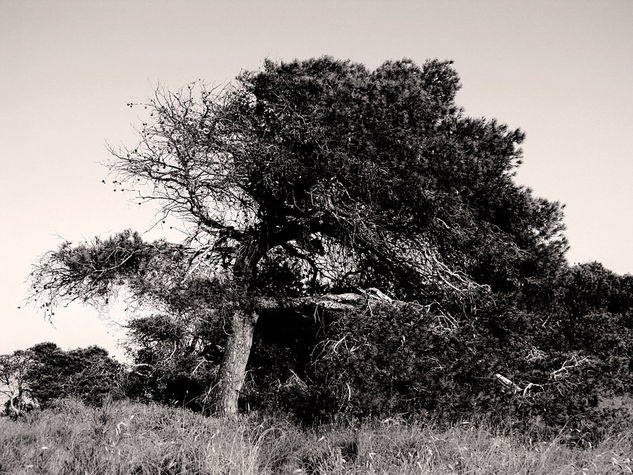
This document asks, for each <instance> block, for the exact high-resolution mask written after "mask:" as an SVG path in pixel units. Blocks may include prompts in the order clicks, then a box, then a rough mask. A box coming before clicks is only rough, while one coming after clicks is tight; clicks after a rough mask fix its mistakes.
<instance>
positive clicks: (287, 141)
mask: <svg viewBox="0 0 633 475" xmlns="http://www.w3.org/2000/svg"><path fill="white" fill-rule="evenodd" d="M459 87H460V86H459V79H458V76H457V74H456V72H455V71H454V70H453V69H452V67H451V65H450V62H442V61H437V60H432V61H427V62H426V63H425V64H424V66H423V67H419V66H417V65H416V64H414V63H413V62H412V61H409V60H403V61H395V62H393V61H388V62H386V63H384V64H383V65H382V66H380V67H378V68H377V69H376V70H373V71H370V70H368V69H367V68H366V67H364V66H363V65H361V64H357V63H352V62H350V61H337V60H334V59H332V58H328V57H323V58H318V59H311V60H307V61H293V62H290V63H283V62H281V63H277V62H272V61H266V62H265V63H264V67H263V69H262V70H261V71H256V72H245V73H243V74H241V75H240V76H239V77H238V78H237V80H236V82H235V83H234V84H233V85H231V86H230V87H227V88H224V89H222V90H213V89H212V90H208V89H206V88H205V87H203V86H200V87H196V86H195V85H191V86H189V87H188V88H186V89H185V90H182V91H179V92H161V91H157V92H156V94H155V95H154V97H153V98H152V99H151V100H149V101H148V103H146V104H143V107H145V108H146V109H147V110H148V115H149V117H148V119H147V121H146V122H144V123H143V125H142V128H141V130H140V142H139V144H138V145H137V146H135V147H132V148H123V149H118V150H112V152H113V154H114V160H113V163H112V165H111V167H112V170H114V171H115V172H116V173H117V174H118V178H117V183H118V182H121V183H126V184H127V186H135V187H136V188H137V189H138V190H139V198H140V199H141V201H156V202H158V203H159V205H160V207H161V209H162V211H163V213H164V215H165V216H169V215H174V216H175V217H177V218H179V219H181V220H182V221H183V222H184V223H186V225H187V232H188V236H187V239H186V240H185V241H184V242H183V243H181V244H171V243H168V242H165V241H158V242H155V243H146V242H144V241H143V240H142V239H141V238H140V237H139V236H138V235H137V234H135V233H132V232H124V233H121V234H119V235H117V236H114V237H112V238H109V239H106V240H95V241H94V242H90V243H84V244H80V245H77V246H74V247H73V246H72V245H71V244H70V243H65V244H64V245H62V247H61V248H60V249H59V250H57V251H56V252H53V253H50V254H48V255H47V256H45V257H44V258H43V259H42V261H41V262H40V264H39V265H38V267H37V268H36V270H35V271H34V273H33V282H34V293H35V294H36V295H42V294H43V296H44V302H45V303H44V304H43V305H44V306H45V308H47V309H50V308H53V307H54V305H56V304H58V303H61V302H68V301H69V300H73V299H77V298H80V299H83V300H85V301H93V302H99V301H103V300H104V299H107V298H108V296H109V295H111V293H112V292H113V290H114V289H115V288H116V287H117V286H119V285H123V284H124V285H127V286H128V287H129V289H130V290H131V291H132V292H133V294H134V295H135V296H136V297H137V298H138V299H139V300H140V301H145V302H151V303H152V304H153V305H157V306H159V307H161V308H162V310H165V311H166V312H167V313H169V314H171V315H174V316H178V317H180V318H182V319H183V321H186V322H189V323H190V324H192V325H196V324H197V323H196V322H198V321H204V320H216V321H217V320H218V319H225V321H226V329H227V333H228V336H227V339H226V343H225V347H224V351H223V360H222V364H221V366H220V369H219V373H218V376H217V382H216V385H215V388H210V390H211V389H213V390H214V396H215V397H214V400H215V402H216V407H215V408H216V410H217V411H219V412H220V413H223V414H234V413H236V412H237V408H238V397H239V393H240V391H241V388H242V385H243V382H244V377H245V370H246V365H247V361H248V358H249V353H250V348H251V345H252V341H253V332H254V329H255V325H256V323H257V321H258V318H259V316H260V315H261V312H262V311H264V310H271V309H275V308H286V309H287V308H295V309H298V310H299V311H300V310H301V309H304V310H305V309H308V308H312V309H313V308H314V306H320V307H323V308H327V309H330V310H345V311H353V309H355V308H357V307H358V306H359V305H362V304H363V303H365V302H367V300H368V299H370V298H371V299H374V300H375V301H376V300H378V301H379V300H380V298H377V296H382V297H381V298H385V297H384V296H386V295H388V296H389V298H393V299H397V300H401V301H405V302H407V301H418V302H423V303H424V304H425V305H428V307H429V308H432V309H433V310H434V311H435V312H436V313H438V314H449V313H456V314H457V313H459V314H465V313H467V312H468V311H469V309H470V308H471V307H473V306H474V305H475V304H476V302H477V300H478V299H480V298H485V296H486V295H489V294H490V292H506V293H511V292H514V291H516V290H517V289H519V288H520V287H522V286H523V285H525V284H526V282H527V281H529V279H530V278H534V277H535V276H538V275H541V274H543V273H544V272H556V269H557V268H558V267H559V266H560V265H561V263H562V262H564V257H563V253H564V251H565V248H566V242H565V239H564V237H563V235H562V230H563V226H562V224H561V218H562V212H561V206H560V205H558V204H557V203H551V202H548V201H546V200H543V199H539V198H535V197H534V196H533V195H532V193H531V191H530V190H529V189H526V188H524V187H521V186H518V185H516V184H515V183H514V182H513V180H512V176H513V174H514V171H515V169H516V167H517V166H518V165H519V163H520V157H521V151H520V149H519V145H520V143H521V141H522V140H523V133H522V132H521V131H519V130H509V129H508V128H507V127H506V126H505V125H502V124H499V123H497V122H496V121H495V120H486V119H483V118H482V119H472V118H469V117H466V116H465V115H464V113H463V111H462V110H461V109H460V108H458V107H457V106H456V105H455V95H456V93H457V91H458V89H459ZM366 289H379V290H378V291H374V293H373V294H371V292H370V293H367V292H361V290H366ZM482 296H483V297H482ZM183 328H185V327H183Z"/></svg>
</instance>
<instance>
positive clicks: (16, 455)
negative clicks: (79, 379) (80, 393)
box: [0, 400, 633, 474]
mask: <svg viewBox="0 0 633 475" xmlns="http://www.w3.org/2000/svg"><path fill="white" fill-rule="evenodd" d="M632 453H633V431H628V432H625V433H622V434H620V435H619V436H610V437H608V438H606V439H605V440H604V441H603V442H602V444H600V445H599V446H598V447H591V448H585V449H584V450H580V449H578V448H575V447H571V446H569V445H565V444H561V443H560V441H559V440H558V439H553V440H551V441H549V442H533V441H531V439H530V437H529V435H528V434H525V433H523V434H514V433H513V432H512V431H511V430H510V429H506V430H502V429H500V428H498V427H497V429H492V428H491V427H490V426H489V425H487V424H485V423H475V422H473V423H469V422H462V423H460V424H456V425H453V426H451V427H446V428H439V427H436V426H434V425H432V424H421V423H413V422H409V423H406V424H404V423H402V422H399V421H397V420H393V419H392V420H384V421H381V422H373V423H365V424H362V425H359V426H357V427H353V426H350V425H349V424H347V425H342V424H338V425H324V426H320V427H318V428H300V427H299V426H296V425H294V424H292V423H290V422H288V421H284V420H282V419H274V418H262V417H258V416H256V415H249V416H241V417H239V418H237V419H231V420H227V419H219V418H215V417H204V416H202V415H199V414H195V413H193V412H191V411H189V410H187V409H181V408H169V407H165V406H160V405H156V404H138V403H131V402H127V401H119V402H109V403H106V404H104V405H103V406H101V407H98V408H94V407H88V406H85V405H84V404H83V403H81V402H79V401H77V400H61V401H59V402H58V403H57V404H56V405H55V406H54V407H52V408H49V409H46V410H44V411H39V412H37V411H36V412H31V413H30V414H29V415H28V416H27V417H26V418H23V419H20V420H17V421H12V420H10V419H9V418H6V417H3V418H0V473H11V474H17V473H55V474H74V473H87V474H97V473H98V474H129V473H135V474H157V473H165V474H167V473H169V474H177V473H226V474H249V473H252V474H265V473H315V474H316V473H329V474H336V473H363V474H373V473H402V474H406V473H500V474H501V473H503V474H505V473H517V474H518V473H530V474H541V473H542V474H552V473H631V470H632V469H633V460H632V458H631V454H632Z"/></svg>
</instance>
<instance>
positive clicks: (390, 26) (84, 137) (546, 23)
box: [0, 0, 633, 358]
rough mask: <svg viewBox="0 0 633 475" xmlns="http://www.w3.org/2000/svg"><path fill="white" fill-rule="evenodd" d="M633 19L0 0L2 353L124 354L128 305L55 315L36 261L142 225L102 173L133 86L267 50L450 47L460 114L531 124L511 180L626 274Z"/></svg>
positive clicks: (412, 6)
mask: <svg viewBox="0 0 633 475" xmlns="http://www.w3.org/2000/svg"><path fill="white" fill-rule="evenodd" d="M631 25H633V1H631V0H605V1H602V2H595V1H584V0H569V1H563V0H558V1H556V2H552V1H549V0H548V1H541V0H531V1H529V2H526V1H523V0H521V1H513V0H499V1H496V0H494V1H493V0H480V1H477V2H473V1H470V0H463V1H456V0H455V1H453V0H446V1H439V0H438V1H420V0H418V1H406V0H395V1H394V0H392V1H388V0H385V1H378V0H364V1H353V0H339V1H334V0H318V1H317V0H314V1H308V0H304V1H297V0H288V1H274V0H271V1H262V0H258V1H241V0H232V1H223V0H219V1H188V0H182V1H161V0H154V1H152V2H149V1H140V0H125V1H118V0H110V1H108V2H96V1H95V2H86V1H65V0H41V1H32V0H0V67H1V71H2V72H1V73H0V160H1V168H0V223H1V226H2V228H1V229H2V232H1V233H0V239H1V241H0V244H1V246H0V262H1V263H2V271H1V272H0V354H2V353H8V352H10V351H13V350H15V349H20V348H27V347H29V346H31V345H33V344H35V343H38V342H41V341H54V342H56V343H57V344H59V345H60V346H61V347H62V348H65V349H69V348H76V347H80V346H87V345H91V344H98V345H100V346H103V347H105V348H107V349H108V350H109V351H110V352H111V353H112V354H114V355H115V356H116V357H119V358H121V357H122V356H123V351H122V349H121V347H120V346H119V345H118V342H120V341H121V338H122V336H123V332H122V330H121V327H120V325H118V324H117V323H116V322H121V321H123V320H122V317H121V315H123V314H124V313H123V311H122V308H121V306H120V305H119V306H116V305H114V306H113V307H112V308H110V309H109V311H101V312H97V311H95V310H94V309H91V308H89V307H86V306H81V305H71V306H70V307H68V308H61V309H59V310H58V311H57V313H56V315H55V317H54V319H53V321H52V322H49V321H46V320H45V319H44V317H43V315H42V314H41V313H38V312H37V310H36V309H34V308H32V307H28V306H26V307H25V306H24V303H23V299H24V297H25V296H26V293H27V287H26V284H25V280H26V277H27V275H28V274H29V272H30V270H31V268H32V267H31V266H32V265H33V264H34V263H35V262H36V261H37V258H38V256H41V255H42V254H44V253H45V252H46V251H48V250H52V249H55V248H56V247H57V246H58V245H59V244H60V243H61V242H63V241H64V240H70V241H79V240H85V239H90V238H92V237H94V236H106V235H109V234H112V233H114V232H116V231H119V230H123V229H127V228H131V229H136V230H139V231H145V230H147V229H149V228H150V226H151V224H152V222H153V221H152V219H153V217H154V210H153V209H151V208H149V207H139V206H138V205H136V204H135V203H134V202H133V201H131V198H132V195H126V194H124V193H121V192H120V191H117V192H114V191H113V188H112V187H111V186H109V185H104V184H102V183H101V180H102V179H104V178H106V175H107V169H106V168H105V167H104V166H103V163H104V162H105V161H107V160H108V159H109V155H108V152H107V149H106V144H107V143H111V144H114V145H118V144H133V143H134V140H135V129H134V125H135V124H138V123H139V115H138V112H137V111H135V110H134V109H130V108H128V107H126V104H127V103H128V102H137V101H142V100H143V99H145V98H146V97H148V96H149V95H151V94H152V92H153V90H154V89H155V87H156V86H157V85H158V84H160V85H162V86H164V87H167V88H180V87H182V86H185V85H186V84H187V83H189V82H191V81H194V80H197V79H202V80H204V81H205V82H207V83H208V84H216V85H217V84H224V83H226V82H228V81H230V80H231V79H232V78H234V77H235V76H236V75H237V74H239V73H240V71H242V70H253V69H257V68H259V67H260V66H261V64H262V62H263V60H264V59H265V58H270V59H273V60H292V59H294V58H300V59H301V58H309V57H314V56H321V55H325V54H327V55H330V56H334V57H336V58H342V59H352V60H354V61H358V62H363V63H365V64H366V65H367V66H368V67H371V68H374V67H376V66H378V65H379V64H381V63H382V62H383V61H385V60H387V59H401V58H411V59H413V60H414V61H416V62H418V63H422V62H424V60H425V59H427V58H440V59H451V60H453V61H454V67H455V68H456V70H457V71H458V73H459V75H460V77H461V80H462V84H463V88H462V90H461V91H460V93H459V94H458V96H457V102H458V103H459V105H461V106H463V107H464V108H465V111H466V113H467V114H468V115H471V116H475V117H480V116H485V117H490V118H492V117H495V118H497V119H499V120H500V121H501V122H504V123H507V124H508V125H510V126H511V127H520V128H521V129H522V130H524V131H525V132H526V134H527V138H526V141H525V143H524V146H523V150H524V164H523V165H522V167H521V169H520V171H519V173H518V175H517V178H516V179H517V180H518V182H520V183H522V184H525V185H528V186H530V187H531V188H532V189H533V190H534V191H535V193H536V194H537V195H539V196H543V197H545V198H548V199H550V200H555V201H560V202H563V203H565V204H566V209H565V213H566V220H565V221H566V223H567V228H568V230H567V236H568V238H569V241H570V245H571V249H570V251H569V253H568V260H569V261H570V263H576V262H587V261H600V262H602V263H603V264H604V265H605V266H606V267H608V268H610V269H612V270H614V271H616V272H618V273H621V274H624V273H633V245H632V242H631V236H633V219H632V217H633V186H632V185H631V181H632V177H633V140H632V139H633V28H632V27H631ZM163 231H165V232H166V230H161V229H160V228H154V229H153V230H152V231H151V232H149V233H148V234H146V237H148V238H155V237H158V236H159V235H160V234H161V232H163ZM18 307H21V308H18Z"/></svg>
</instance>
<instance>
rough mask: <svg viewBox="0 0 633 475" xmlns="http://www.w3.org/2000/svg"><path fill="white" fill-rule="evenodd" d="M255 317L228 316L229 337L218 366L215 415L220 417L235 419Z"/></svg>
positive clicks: (246, 313) (242, 314)
mask: <svg viewBox="0 0 633 475" xmlns="http://www.w3.org/2000/svg"><path fill="white" fill-rule="evenodd" d="M257 318H258V315H257V314H256V313H248V312H245V311H244V310H240V309H237V310H236V311H235V312H233V314H232V315H231V334H230V335H229V337H228V340H227V343H226V350H225V351H224V358H223V360H222V363H221V365H220V377H219V379H218V384H217V393H216V398H215V405H216V407H215V411H216V412H217V413H218V414H219V415H222V416H231V417H233V416H236V415H237V413H238V400H239V397H240V392H241V390H242V386H243V385H244V380H245V379H246V363H248V357H249V355H250V354H251V347H252V346H253V333H254V331H255V324H256V323H257Z"/></svg>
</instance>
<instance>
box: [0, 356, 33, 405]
mask: <svg viewBox="0 0 633 475" xmlns="http://www.w3.org/2000/svg"><path fill="white" fill-rule="evenodd" d="M36 366H37V361H36V359H35V358H34V355H33V353H32V352H30V351H23V350H17V351H14V352H13V353H12V354H10V355H0V394H4V395H5V396H7V397H8V398H9V399H8V401H7V402H6V404H5V411H6V413H7V414H8V415H9V416H11V417H18V416H20V415H22V414H23V413H24V412H25V411H27V410H29V409H30V408H33V407H36V406H37V402H36V401H35V400H33V398H32V397H31V385H30V384H29V383H30V382H29V379H28V375H29V373H30V372H31V371H33V369H34V368H35V367H36Z"/></svg>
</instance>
